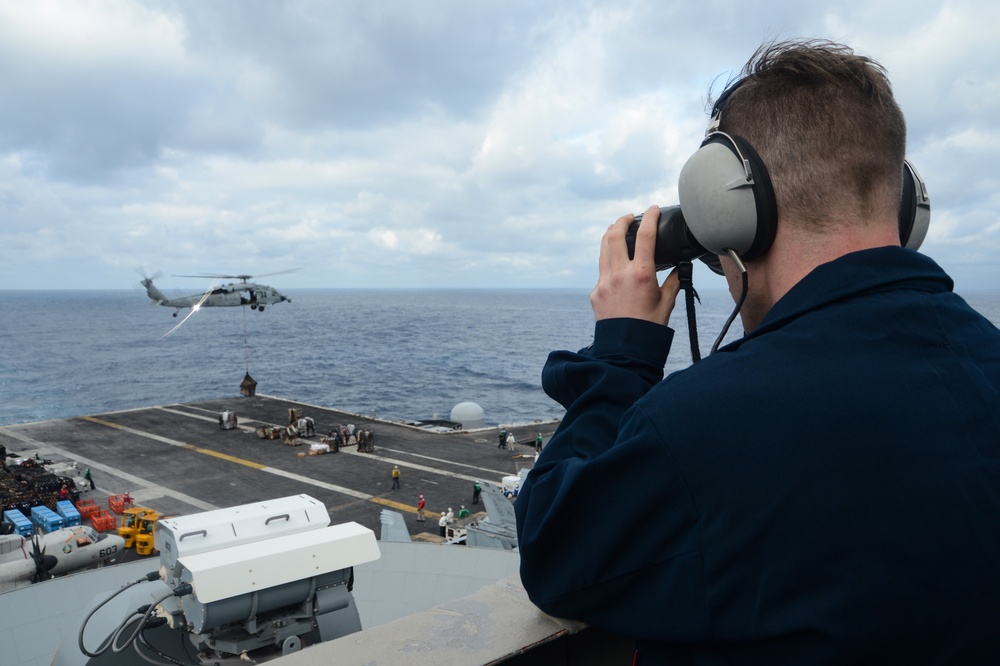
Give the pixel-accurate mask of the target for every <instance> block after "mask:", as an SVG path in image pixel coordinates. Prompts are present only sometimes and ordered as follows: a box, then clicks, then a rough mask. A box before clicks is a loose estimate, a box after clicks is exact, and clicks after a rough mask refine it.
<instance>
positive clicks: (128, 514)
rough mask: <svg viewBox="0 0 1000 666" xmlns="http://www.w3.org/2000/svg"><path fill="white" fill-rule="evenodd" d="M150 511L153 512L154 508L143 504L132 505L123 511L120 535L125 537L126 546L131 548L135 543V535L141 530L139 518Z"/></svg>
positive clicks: (119, 529)
mask: <svg viewBox="0 0 1000 666" xmlns="http://www.w3.org/2000/svg"><path fill="white" fill-rule="evenodd" d="M148 513H153V510H152V509H147V508H146V507H143V506H130V507H129V508H127V509H125V510H124V511H122V526H121V527H119V528H118V536H120V537H122V538H123V539H125V547H126V548H131V547H132V546H134V545H135V535H136V533H137V532H138V530H139V520H140V519H141V518H142V517H143V516H145V515H146V514H148Z"/></svg>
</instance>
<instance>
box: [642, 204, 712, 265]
mask: <svg viewBox="0 0 1000 666" xmlns="http://www.w3.org/2000/svg"><path fill="white" fill-rule="evenodd" d="M641 221H642V214H639V215H636V216H635V222H633V223H632V224H630V225H629V227H628V230H627V231H626V232H625V242H626V244H627V245H628V257H629V259H633V258H635V235H636V233H638V231H639V223H640V222H641ZM695 259H701V260H702V262H704V263H705V264H706V265H707V266H708V267H709V268H710V269H712V271H713V272H714V273H717V274H719V275H722V264H720V263H719V257H717V256H716V255H714V254H712V253H711V252H709V251H708V250H706V249H705V248H704V247H702V245H701V243H699V242H698V241H697V239H695V237H694V236H693V235H692V234H691V230H690V229H688V225H687V222H685V221H684V215H683V214H682V213H681V207H680V206H661V207H660V219H659V222H658V223H657V227H656V251H655V252H654V253H653V261H654V263H655V264H656V270H657V271H664V270H667V269H668V268H673V267H674V266H676V265H677V264H679V263H681V262H685V261H686V262H691V261H694V260H695Z"/></svg>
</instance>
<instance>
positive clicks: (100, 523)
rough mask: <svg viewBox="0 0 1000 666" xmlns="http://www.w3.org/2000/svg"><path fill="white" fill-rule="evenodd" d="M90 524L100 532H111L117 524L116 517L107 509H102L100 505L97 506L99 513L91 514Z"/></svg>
mask: <svg viewBox="0 0 1000 666" xmlns="http://www.w3.org/2000/svg"><path fill="white" fill-rule="evenodd" d="M90 524H91V525H92V526H93V527H94V529H95V530H97V531H98V532H111V531H112V530H114V529H115V527H116V526H117V522H116V521H115V517H114V516H112V515H111V514H110V513H108V512H107V511H102V510H101V509H100V507H98V508H97V513H94V514H92V515H91V516H90Z"/></svg>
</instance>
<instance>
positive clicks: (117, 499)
mask: <svg viewBox="0 0 1000 666" xmlns="http://www.w3.org/2000/svg"><path fill="white" fill-rule="evenodd" d="M126 506H132V497H131V496H129V494H128V493H120V494H118V495H108V508H109V509H111V510H112V511H114V512H115V513H117V514H121V513H122V512H123V511H124V510H125V507H126Z"/></svg>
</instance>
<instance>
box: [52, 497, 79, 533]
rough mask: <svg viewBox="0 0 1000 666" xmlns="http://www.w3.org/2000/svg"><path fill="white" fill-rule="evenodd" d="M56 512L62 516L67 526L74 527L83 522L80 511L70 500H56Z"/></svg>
mask: <svg viewBox="0 0 1000 666" xmlns="http://www.w3.org/2000/svg"><path fill="white" fill-rule="evenodd" d="M56 513H58V514H59V515H60V516H61V517H62V519H63V525H64V526H66V527H73V526H74V525H80V524H82V523H83V519H82V518H81V517H80V512H79V511H77V510H76V507H75V506H73V503H72V502H70V501H69V500H59V501H58V502H56Z"/></svg>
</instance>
